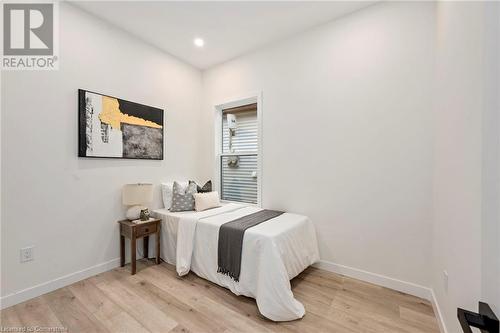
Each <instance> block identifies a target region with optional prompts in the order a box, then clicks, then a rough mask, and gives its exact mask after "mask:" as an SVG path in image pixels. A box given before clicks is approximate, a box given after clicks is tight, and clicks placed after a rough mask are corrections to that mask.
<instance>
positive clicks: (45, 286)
mask: <svg viewBox="0 0 500 333" xmlns="http://www.w3.org/2000/svg"><path fill="white" fill-rule="evenodd" d="M118 266H120V258H116V259H113V260H110V261H107V262H103V263H100V264H97V265H95V266H92V267H89V268H86V269H83V270H81V271H77V272H74V273H70V274H68V275H64V276H61V277H58V278H56V279H54V280H50V281H47V282H44V283H41V284H39V285H36V286H33V287H29V288H26V289H23V290H20V291H17V292H15V293H12V294H9V295H5V296H3V297H1V298H0V309H5V308H7V307H9V306H12V305H16V304H19V303H21V302H24V301H27V300H29V299H32V298H35V297H38V296H40V295H43V294H46V293H48V292H51V291H54V290H56V289H59V288H62V287H65V286H68V285H70V284H72V283H75V282H78V281H81V280H84V279H86V278H89V277H91V276H94V275H97V274H99V273H103V272H106V271H109V270H111V269H113V268H116V267H118Z"/></svg>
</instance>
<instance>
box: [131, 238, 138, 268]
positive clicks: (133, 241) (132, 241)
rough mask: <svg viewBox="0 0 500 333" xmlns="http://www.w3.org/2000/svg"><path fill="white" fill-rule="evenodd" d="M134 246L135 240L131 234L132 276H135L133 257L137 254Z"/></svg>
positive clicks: (134, 259) (135, 244)
mask: <svg viewBox="0 0 500 333" xmlns="http://www.w3.org/2000/svg"><path fill="white" fill-rule="evenodd" d="M136 246H137V239H136V238H135V233H133V234H132V237H131V239H130V257H131V259H130V260H131V263H130V264H131V266H132V268H131V270H132V272H131V273H132V275H134V274H135V264H136V262H135V261H136V258H135V255H136V253H137V249H136Z"/></svg>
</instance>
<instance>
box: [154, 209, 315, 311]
mask: <svg viewBox="0 0 500 333" xmlns="http://www.w3.org/2000/svg"><path fill="white" fill-rule="evenodd" d="M260 210H261V209H260V208H258V207H255V206H246V205H242V204H234V203H229V204H224V205H223V206H221V207H218V208H213V209H210V210H207V211H202V212H193V211H191V212H181V213H171V212H170V211H168V210H167V209H159V210H155V211H154V212H153V215H154V216H155V217H157V218H161V219H162V221H163V222H162V229H161V257H162V259H163V260H164V261H166V262H168V263H170V264H172V265H175V266H176V270H177V273H178V274H179V275H180V276H182V275H185V274H187V273H189V271H192V272H194V273H195V274H196V275H198V276H200V277H202V278H204V279H207V280H209V281H211V282H213V283H216V284H218V285H220V286H222V287H225V288H228V289H230V290H231V291H232V292H233V293H235V294H236V295H244V296H248V297H253V298H255V300H256V302H257V306H258V308H259V311H260V313H261V314H262V315H263V316H265V317H267V318H269V319H271V320H273V321H289V320H294V319H299V318H302V317H303V316H304V314H305V310H304V306H303V305H302V304H301V303H300V302H299V301H297V300H296V299H295V298H294V296H293V293H292V290H291V287H290V280H291V279H293V278H294V277H295V276H297V275H298V274H300V273H301V272H302V271H303V270H304V269H306V268H307V267H308V266H310V265H311V264H313V263H315V262H316V261H318V260H319V252H318V246H317V241H316V233H315V230H314V226H313V224H312V222H311V221H310V220H309V218H308V217H306V216H303V215H297V214H290V213H284V214H282V215H280V216H278V217H275V218H273V219H270V220H268V221H266V222H263V223H261V224H258V225H256V226H254V227H252V228H250V229H247V230H246V232H245V234H244V238H243V246H242V255H241V272H240V277H239V281H238V282H236V281H235V280H234V279H232V278H231V277H229V276H226V275H223V274H221V273H217V266H218V265H217V250H218V247H217V246H218V236H219V228H220V226H221V225H222V224H224V223H227V222H230V221H233V220H235V219H238V218H241V217H244V216H246V215H248V214H252V213H256V212H258V211H260Z"/></svg>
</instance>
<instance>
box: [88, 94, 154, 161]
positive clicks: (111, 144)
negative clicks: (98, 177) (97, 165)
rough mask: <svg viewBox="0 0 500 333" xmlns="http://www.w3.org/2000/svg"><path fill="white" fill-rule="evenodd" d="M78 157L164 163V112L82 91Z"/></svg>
mask: <svg viewBox="0 0 500 333" xmlns="http://www.w3.org/2000/svg"><path fill="white" fill-rule="evenodd" d="M78 112H79V118H78V119H79V122H78V123H79V126H78V127H79V130H78V132H79V133H78V156H79V157H99V158H103V157H105V158H127V159H146V160H163V110H162V109H158V108H155V107H151V106H146V105H142V104H138V103H134V102H129V101H126V100H124V99H120V98H116V97H112V96H107V95H102V94H98V93H95V92H91V91H88V90H82V89H79V90H78Z"/></svg>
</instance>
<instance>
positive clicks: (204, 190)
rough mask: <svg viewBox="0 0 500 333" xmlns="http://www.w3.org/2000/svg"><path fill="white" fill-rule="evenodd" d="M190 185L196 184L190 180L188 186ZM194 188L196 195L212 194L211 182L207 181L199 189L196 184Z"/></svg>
mask: <svg viewBox="0 0 500 333" xmlns="http://www.w3.org/2000/svg"><path fill="white" fill-rule="evenodd" d="M191 183H194V184H196V182H195V181H194V180H190V181H189V184H191ZM196 188H197V189H198V193H207V192H212V181H211V180H209V181H208V182H206V183H205V185H203V186H202V187H200V185H198V184H196Z"/></svg>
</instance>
